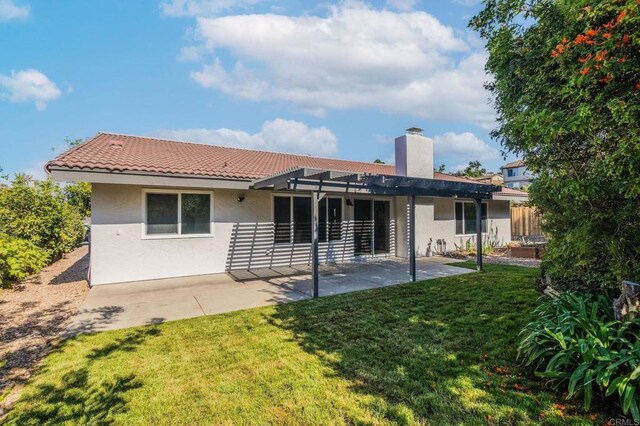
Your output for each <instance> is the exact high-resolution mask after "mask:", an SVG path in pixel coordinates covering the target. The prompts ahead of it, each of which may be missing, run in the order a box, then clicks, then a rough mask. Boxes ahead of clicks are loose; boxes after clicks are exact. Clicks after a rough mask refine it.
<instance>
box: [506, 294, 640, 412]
mask: <svg viewBox="0 0 640 426" xmlns="http://www.w3.org/2000/svg"><path fill="white" fill-rule="evenodd" d="M534 315H535V316H536V317H537V319H536V320H534V321H533V322H531V323H529V324H528V325H527V326H526V327H525V329H524V330H522V332H521V335H522V336H523V339H522V341H521V343H520V345H519V347H518V356H519V358H522V359H523V361H524V363H525V364H526V365H530V366H533V368H534V369H535V374H536V375H537V376H539V377H543V378H545V379H547V380H548V381H549V382H550V383H551V384H552V385H553V386H554V387H555V388H560V387H564V388H566V390H567V392H568V394H567V398H572V397H575V396H582V398H583V401H584V408H585V410H588V409H589V407H590V406H591V402H592V399H593V396H594V394H597V393H599V394H601V395H602V396H604V397H610V396H613V395H614V394H617V395H618V398H619V401H620V405H621V406H622V411H623V412H624V414H627V413H629V412H630V413H631V415H632V416H633V419H634V420H635V421H640V410H639V407H638V405H639V403H640V392H637V389H638V387H639V386H640V342H639V341H638V339H639V338H640V334H639V331H640V320H638V319H636V320H633V321H629V322H618V321H615V320H614V318H613V310H612V305H611V300H609V299H608V298H607V297H605V296H602V295H600V296H591V295H584V294H579V293H566V294H563V295H561V296H560V297H558V298H557V299H553V300H550V301H548V302H545V303H543V304H542V305H540V306H539V307H538V308H537V309H536V310H535V311H534Z"/></svg>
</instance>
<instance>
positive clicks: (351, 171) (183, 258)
mask: <svg viewBox="0 0 640 426" xmlns="http://www.w3.org/2000/svg"><path fill="white" fill-rule="evenodd" d="M395 143H396V147H395V148H396V165H386V164H377V163H366V162H358V161H349V160H339V159H332V158H321V157H313V156H306V155H294V154H287V153H278V152H267V151H256V150H247V149H239V148H230V147H221V146H213V145H206V144H197V143H186V142H178V141H170V140H163V139H156V138H149V137H142V136H128V135H121V134H114V133H99V134H98V135H96V136H95V137H93V138H92V139H90V140H89V141H87V142H86V143H84V144H82V145H79V146H77V147H75V148H73V149H71V150H69V151H67V152H65V153H63V154H62V155H60V156H58V157H57V158H56V159H54V160H52V161H51V162H49V163H48V164H47V165H46V170H47V171H48V172H49V173H50V174H51V176H52V177H53V178H54V179H56V180H59V181H86V182H90V183H91V184H92V206H91V268H90V274H91V277H90V280H91V284H92V285H100V284H110V283H120V282H129V281H141V280H152V279H159V278H172V277H183V276H192V275H205V274H215V273H224V272H229V271H238V270H252V269H260V268H277V267H282V266H291V265H299V264H309V263H310V262H311V253H312V250H311V248H312V244H311V243H312V235H313V230H312V191H304V190H301V189H300V188H298V187H279V186H278V185H280V184H273V185H270V186H265V185H260V189H258V188H257V186H256V182H259V181H261V182H265V179H267V180H268V179H269V178H270V177H278V176H283V175H285V174H286V173H287V172H291V171H303V172H301V173H303V174H304V173H307V174H309V172H304V171H305V170H307V171H308V170H314V171H316V172H314V173H316V175H317V176H322V173H320V171H322V172H323V173H324V175H326V176H356V177H355V178H354V179H355V182H357V181H358V179H360V178H361V177H362V176H366V177H368V178H369V180H370V179H371V177H375V176H380V177H381V179H382V180H384V177H385V176H386V177H387V180H389V179H390V178H391V177H392V176H406V177H409V178H416V179H418V178H420V179H423V181H421V182H427V181H428V182H431V181H432V182H434V185H435V183H438V182H444V183H443V185H445V186H446V185H453V184H455V183H459V184H463V185H467V184H471V183H472V184H474V185H481V184H479V183H478V182H475V181H472V180H468V179H465V178H461V177H456V176H451V175H447V174H442V173H438V172H434V170H433V164H434V163H433V142H432V140H431V139H429V138H427V137H425V136H423V135H422V134H421V131H420V129H415V128H412V129H409V130H408V131H407V133H406V134H404V135H402V136H400V137H398V138H397V139H396V142H395ZM296 173H297V172H296ZM343 180H346V179H343ZM276 181H277V179H274V182H276ZM348 186H349V185H347V187H348ZM482 186H483V187H486V188H492V190H491V191H492V192H491V197H490V198H488V199H485V200H484V201H482V203H481V209H480V215H481V227H482V229H481V231H480V233H481V234H482V236H483V240H485V242H486V243H489V242H490V243H491V244H495V245H503V244H505V243H507V242H509V241H510V240H511V235H510V213H509V205H510V201H512V200H518V201H522V200H526V193H523V192H520V191H517V190H513V189H508V188H502V189H500V188H495V187H491V185H482ZM478 187H479V186H478ZM487 191H488V190H487ZM322 192H323V194H324V196H323V197H322V198H321V199H320V201H319V203H318V206H317V207H318V211H317V217H318V223H319V226H318V246H319V257H320V261H321V262H347V261H353V260H354V259H362V258H376V257H393V256H395V257H407V256H408V250H409V247H410V244H409V241H408V234H409V233H408V226H409V218H408V214H407V211H408V208H407V206H408V197H407V196H406V195H394V194H400V193H401V192H397V191H396V192H393V191H392V192H388V193H389V194H390V195H385V194H380V193H367V192H366V191H350V190H349V189H348V188H347V189H346V190H340V191H337V190H335V191H332V190H331V189H329V188H325V189H323V190H322ZM438 194H440V192H438ZM442 194H443V196H429V197H426V196H422V197H421V196H419V197H417V198H416V206H415V212H416V216H415V234H416V239H415V252H416V255H417V256H429V255H432V254H434V253H442V252H447V251H452V250H454V249H455V248H456V246H459V247H460V246H462V247H464V246H466V245H467V244H475V239H476V235H477V234H478V232H477V231H478V230H477V228H476V214H477V212H476V203H475V201H474V199H473V198H462V197H457V196H456V195H455V194H453V193H446V194H445V193H444V192H443V193H442Z"/></svg>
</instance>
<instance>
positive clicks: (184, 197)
mask: <svg viewBox="0 0 640 426" xmlns="http://www.w3.org/2000/svg"><path fill="white" fill-rule="evenodd" d="M144 194H145V195H144V196H145V206H146V211H145V214H146V217H145V233H146V235H158V236H160V235H166V236H170V235H210V234H211V217H212V214H211V207H212V204H211V194H210V193H200V192H177V193H175V192H145V193H144Z"/></svg>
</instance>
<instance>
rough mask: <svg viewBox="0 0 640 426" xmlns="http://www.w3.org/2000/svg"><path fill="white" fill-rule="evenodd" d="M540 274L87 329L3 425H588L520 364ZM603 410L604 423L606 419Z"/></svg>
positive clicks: (54, 357) (497, 269)
mask: <svg viewBox="0 0 640 426" xmlns="http://www.w3.org/2000/svg"><path fill="white" fill-rule="evenodd" d="M537 274H538V271H537V270H536V269H527V268H519V267H510V266H497V265H487V266H486V271H485V272H483V273H473V274H468V275H462V276H457V277H449V278H442V279H437V280H431V281H424V282H418V283H412V284H405V285H400V286H393V287H387V288H383V289H377V290H372V291H365V292H358V293H352V294H346V295H340V296H334V297H326V298H321V299H319V300H311V301H304V302H298V303H290V304H284V305H278V306H273V307H266V308H258V309H251V310H245V311H240V312H234V313H229V314H224V315H215V316H208V317H202V318H195V319H191V320H184V321H176V322H171V323H166V324H161V325H158V326H148V327H139V328H135V329H128V330H120V331H113V332H104V333H98V334H93V335H83V336H79V337H77V338H74V339H69V340H66V341H64V342H62V343H61V344H60V345H59V347H58V348H57V349H56V350H55V351H54V352H53V353H51V354H50V355H49V356H48V357H47V358H46V360H45V362H44V364H43V365H42V367H41V369H40V370H39V372H38V373H37V375H36V376H35V378H34V379H33V380H32V381H31V382H30V383H29V384H28V385H27V387H26V388H25V391H24V393H23V395H22V397H21V399H20V400H19V401H18V403H17V404H16V405H15V407H14V409H13V411H12V412H11V413H10V415H9V417H8V418H7V422H8V424H15V425H27V424H46V423H50V424H60V423H64V422H68V423H73V424H77V423H82V424H86V423H91V424H101V423H104V424H108V423H111V422H115V423H117V424H156V425H157V424H269V423H276V424H291V425H294V424H353V423H358V424H434V425H444V424H486V423H488V422H489V423H491V422H493V423H496V424H517V423H522V424H529V423H538V422H541V423H550V424H556V423H557V424H561V423H565V422H566V421H567V420H570V421H573V422H578V423H589V422H590V421H591V418H590V413H582V412H580V411H579V408H576V407H575V406H572V405H568V404H567V405H562V404H565V403H564V401H563V400H562V398H561V397H560V396H559V395H557V394H556V393H554V392H552V391H550V390H548V389H545V388H544V387H542V385H541V384H540V382H539V381H538V380H536V379H534V378H532V377H530V376H529V375H528V373H527V372H526V371H525V370H523V369H521V368H520V367H519V366H518V364H517V362H516V360H515V357H516V344H517V340H518V332H519V331H520V329H522V327H523V326H524V325H525V324H526V323H527V322H528V321H529V320H530V312H531V310H532V309H533V308H534V307H535V306H536V305H537V303H538V302H537V299H538V297H539V294H538V293H536V291H535V290H534V288H533V281H534V277H535V276H536V275H537ZM603 419H604V417H602V416H599V417H598V418H597V419H596V420H597V421H600V422H601V421H602V420H603Z"/></svg>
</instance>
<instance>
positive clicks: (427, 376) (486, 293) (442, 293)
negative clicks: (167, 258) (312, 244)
mask: <svg viewBox="0 0 640 426" xmlns="http://www.w3.org/2000/svg"><path fill="white" fill-rule="evenodd" d="M536 274H537V271H535V270H532V269H525V268H514V267H508V266H494V265H487V266H486V273H483V274H469V275H463V276H458V277H451V278H444V279H440V280H437V281H424V282H418V283H414V284H407V285H400V286H396V287H390V288H385V289H377V290H371V291H367V292H360V293H352V294H347V295H340V296H335V297H327V298H322V299H319V300H315V301H308V302H301V303H293V304H283V305H279V306H277V307H276V314H275V315H274V316H272V317H271V318H270V321H272V323H273V324H277V325H278V326H279V327H283V328H285V329H287V330H290V331H292V332H293V334H294V336H295V339H296V340H297V342H298V344H299V345H300V346H301V347H302V348H303V349H304V350H305V351H307V352H309V353H312V354H314V355H315V356H316V357H318V358H320V359H321V360H322V362H323V363H325V364H326V365H327V366H328V367H330V371H331V372H333V374H336V375H339V376H340V377H342V378H344V379H347V380H348V382H349V383H350V384H351V385H350V388H351V390H352V391H354V392H358V393H360V394H363V395H367V396H373V397H374V398H373V401H372V402H371V403H370V404H371V406H370V407H368V409H369V410H371V411H373V412H374V413H375V414H376V416H377V417H379V418H383V419H385V420H386V421H390V422H392V423H397V424H411V423H433V424H485V423H492V422H495V423H499V424H518V423H525V424H527V423H532V422H541V421H544V422H548V423H563V422H564V421H566V420H570V419H571V418H572V416H574V418H573V419H574V420H578V421H582V420H584V419H588V417H585V416H584V415H583V414H581V413H578V412H577V408H576V407H574V406H570V405H569V404H566V405H562V406H559V405H554V404H556V401H559V400H560V398H559V397H558V395H556V394H554V393H553V392H549V391H548V390H547V389H545V388H544V387H543V386H542V385H541V384H540V382H539V381H537V380H534V379H532V378H531V377H530V376H529V375H528V373H527V372H526V371H524V370H523V369H521V368H520V367H519V366H518V364H517V362H516V345H517V341H518V332H519V331H520V330H521V329H522V328H523V327H524V325H525V324H526V323H527V322H528V321H529V319H530V317H529V315H530V312H531V310H532V309H533V308H534V307H535V305H536V303H537V302H536V300H537V298H538V294H537V293H536V292H535V290H534V288H533V280H534V278H535V276H536ZM352 420H353V421H354V422H356V423H357V422H358V419H352Z"/></svg>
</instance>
